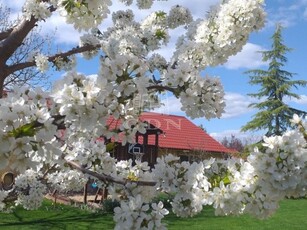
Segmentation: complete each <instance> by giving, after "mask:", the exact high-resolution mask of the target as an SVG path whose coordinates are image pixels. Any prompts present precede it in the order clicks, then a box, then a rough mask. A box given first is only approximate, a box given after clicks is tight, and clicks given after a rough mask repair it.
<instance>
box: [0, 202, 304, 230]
mask: <svg viewBox="0 0 307 230" xmlns="http://www.w3.org/2000/svg"><path fill="white" fill-rule="evenodd" d="M165 222H166V223H167V224H168V229H169V230H178V229H179V230H203V229H204V230H206V229H208V230H209V229H210V230H224V229H225V230H240V229H241V230H243V229H244V230H245V229H246V230H253V229H255V230H271V229H276V230H299V229H302V230H306V229H307V199H300V200H285V201H283V202H282V203H281V208H280V209H279V210H278V212H277V213H276V214H275V215H274V216H273V217H271V218H270V219H268V220H257V219H255V218H252V217H249V216H240V217H216V216H214V214H213V209H212V208H206V209H205V210H204V211H203V212H202V213H201V214H199V215H197V216H196V217H194V218H189V219H180V218H177V217H175V216H174V215H169V216H168V217H167V218H166V220H165ZM113 227H114V223H113V221H112V215H110V214H98V213H90V212H88V211H86V210H80V209H77V208H73V207H69V206H64V205H56V206H52V205H51V203H50V202H49V201H46V202H44V205H43V206H42V207H41V208H40V209H39V210H36V211H25V210H23V209H21V208H18V209H17V210H16V211H15V212H13V213H11V214H6V213H0V229H4V230H6V229H8V230H12V229H17V230H27V229H31V230H32V229H34V230H36V229H43V230H47V229H65V230H70V229H73V230H77V229H103V230H109V229H110V230H111V229H113Z"/></svg>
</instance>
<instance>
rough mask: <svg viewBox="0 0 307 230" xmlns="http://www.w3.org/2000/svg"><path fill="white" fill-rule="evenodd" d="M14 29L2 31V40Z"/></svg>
mask: <svg viewBox="0 0 307 230" xmlns="http://www.w3.org/2000/svg"><path fill="white" fill-rule="evenodd" d="M12 31H13V28H10V29H8V30H6V31H3V32H1V33H0V41H2V40H4V39H6V38H7V37H8V36H9V35H10V34H11V33H12Z"/></svg>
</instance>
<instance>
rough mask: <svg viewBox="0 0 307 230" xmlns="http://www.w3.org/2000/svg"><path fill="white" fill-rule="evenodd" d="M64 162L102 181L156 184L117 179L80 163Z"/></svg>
mask: <svg viewBox="0 0 307 230" xmlns="http://www.w3.org/2000/svg"><path fill="white" fill-rule="evenodd" d="M66 163H67V164H68V165H70V166H71V167H73V168H74V169H77V170H79V171H81V172H82V173H84V174H88V175H91V176H93V177H95V178H97V179H98V180H100V181H103V182H104V183H106V182H111V183H116V184H121V185H126V184H127V183H129V182H133V183H136V184H137V185H140V186H155V185H156V182H154V181H131V180H117V179H115V178H113V177H111V176H108V175H103V174H99V173H96V172H93V171H91V170H89V169H86V168H84V167H82V166H81V165H79V164H77V163H76V162H73V161H68V160H66Z"/></svg>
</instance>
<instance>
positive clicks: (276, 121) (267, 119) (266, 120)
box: [242, 25, 307, 136]
mask: <svg viewBox="0 0 307 230" xmlns="http://www.w3.org/2000/svg"><path fill="white" fill-rule="evenodd" d="M282 29H283V28H282V26H281V25H277V26H276V30H275V32H274V34H273V36H272V41H273V43H272V49H271V50H268V51H262V52H261V53H262V60H263V61H264V62H268V63H269V67H268V70H261V69H254V70H250V71H247V72H246V73H247V74H250V84H251V85H259V86H260V90H259V92H258V93H251V94H249V95H250V96H251V97H254V98H257V99H259V100H260V102H259V103H252V104H250V105H249V107H252V108H255V109H258V110H259V112H257V113H256V114H255V115H254V117H253V119H252V120H251V121H249V122H248V123H247V124H246V125H244V126H243V127H242V131H248V130H261V129H265V130H267V133H266V136H273V135H281V134H282V133H283V132H284V131H285V130H286V129H287V128H288V127H289V126H290V124H291V123H290V121H289V120H290V119H291V118H292V116H293V114H298V115H299V116H302V115H306V114H307V112H306V111H302V110H299V109H295V108H292V107H290V106H289V105H287V104H286V103H285V99H286V98H288V97H290V98H297V99H299V98H300V97H299V95H298V94H296V93H293V91H291V90H292V88H293V87H294V88H298V86H306V84H307V81H304V80H292V78H293V76H294V73H290V72H288V71H286V70H284V69H283V67H284V66H285V64H286V63H287V61H288V60H287V58H286V56H285V55H286V53H287V52H289V51H291V49H290V48H288V47H287V46H286V45H285V44H284V43H283V39H282ZM263 99H264V100H263Z"/></svg>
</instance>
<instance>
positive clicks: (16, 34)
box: [0, 6, 56, 66]
mask: <svg viewBox="0 0 307 230" xmlns="http://www.w3.org/2000/svg"><path fill="white" fill-rule="evenodd" d="M49 10H50V12H53V11H55V10H56V8H55V7H53V6H51V7H49ZM37 22H38V19H36V18H35V17H34V16H32V17H31V19H30V20H26V19H23V20H21V21H20V23H19V24H18V25H17V26H16V27H14V28H12V31H11V33H10V34H9V36H8V37H7V38H6V39H5V40H3V41H2V42H1V43H0V66H3V65H4V64H5V63H6V61H7V60H8V59H9V58H10V57H11V56H12V54H13V53H14V52H15V51H16V50H17V48H18V47H19V46H21V45H22V42H23V40H24V39H25V38H26V37H27V35H28V34H29V33H30V32H31V30H32V29H33V28H34V27H35V26H36V23H37ZM9 30H10V29H9Z"/></svg>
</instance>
